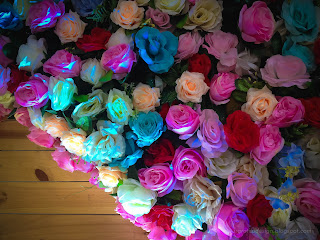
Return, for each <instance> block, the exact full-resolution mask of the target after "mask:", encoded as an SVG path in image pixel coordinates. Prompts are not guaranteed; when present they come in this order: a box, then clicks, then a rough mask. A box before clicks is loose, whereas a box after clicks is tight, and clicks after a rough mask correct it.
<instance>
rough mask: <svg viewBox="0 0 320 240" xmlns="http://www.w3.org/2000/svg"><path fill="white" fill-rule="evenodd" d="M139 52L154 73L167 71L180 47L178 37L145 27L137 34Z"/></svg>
mask: <svg viewBox="0 0 320 240" xmlns="http://www.w3.org/2000/svg"><path fill="white" fill-rule="evenodd" d="M135 42H136V46H137V47H138V48H139V54H140V56H141V57H142V59H143V60H144V61H145V62H146V63H147V64H148V66H149V68H150V70H151V71H152V72H154V73H158V74H161V73H166V72H168V71H169V69H170V68H171V67H172V65H173V63H174V58H173V56H174V55H176V53H177V49H178V42H179V41H178V38H177V37H176V36H174V35H173V34H172V33H170V32H167V31H166V32H162V33H160V31H159V30H157V29H155V28H151V27H144V28H142V29H141V30H139V31H138V32H137V34H136V35H135Z"/></svg>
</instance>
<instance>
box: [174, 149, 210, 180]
mask: <svg viewBox="0 0 320 240" xmlns="http://www.w3.org/2000/svg"><path fill="white" fill-rule="evenodd" d="M172 166H173V172H174V175H175V176H176V178H177V179H178V180H182V181H183V180H186V179H191V178H193V177H194V176H195V175H196V174H198V175H200V176H203V177H206V176H207V170H206V166H205V165H204V159H203V156H202V155H201V154H200V153H199V152H198V151H197V150H195V149H193V148H185V147H183V146H180V147H179V148H178V149H177V150H176V152H175V154H174V158H173V160H172Z"/></svg>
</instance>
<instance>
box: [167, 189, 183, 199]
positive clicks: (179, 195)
mask: <svg viewBox="0 0 320 240" xmlns="http://www.w3.org/2000/svg"><path fill="white" fill-rule="evenodd" d="M165 197H166V198H170V199H172V200H176V201H180V200H181V199H182V192H181V191H178V190H173V191H172V192H171V193H169V194H167V195H165Z"/></svg>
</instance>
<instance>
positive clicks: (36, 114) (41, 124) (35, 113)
mask: <svg viewBox="0 0 320 240" xmlns="http://www.w3.org/2000/svg"><path fill="white" fill-rule="evenodd" d="M28 112H29V117H30V121H31V123H32V125H33V126H35V127H36V128H40V129H41V130H43V131H45V130H44V128H45V126H46V124H45V118H46V117H49V116H51V114H49V113H45V114H44V116H42V113H41V109H40V108H34V107H28Z"/></svg>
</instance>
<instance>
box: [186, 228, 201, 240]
mask: <svg viewBox="0 0 320 240" xmlns="http://www.w3.org/2000/svg"><path fill="white" fill-rule="evenodd" d="M203 237H204V234H203V232H201V231H199V230H197V231H196V232H195V233H194V234H191V235H190V236H188V237H186V240H202V239H205V238H203Z"/></svg>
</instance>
